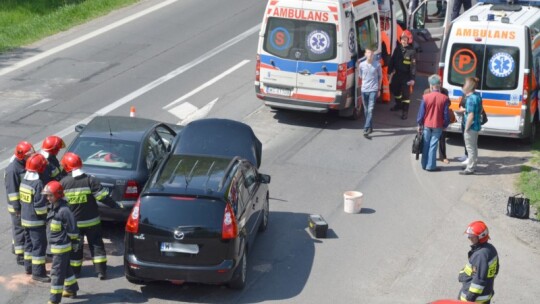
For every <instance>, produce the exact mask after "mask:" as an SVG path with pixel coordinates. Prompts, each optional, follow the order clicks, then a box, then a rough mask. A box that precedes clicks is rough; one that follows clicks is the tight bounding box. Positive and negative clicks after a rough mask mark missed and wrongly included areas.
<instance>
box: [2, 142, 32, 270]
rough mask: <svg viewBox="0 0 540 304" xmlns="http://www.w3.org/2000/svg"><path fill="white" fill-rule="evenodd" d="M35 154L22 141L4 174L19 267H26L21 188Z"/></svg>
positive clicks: (30, 145)
mask: <svg viewBox="0 0 540 304" xmlns="http://www.w3.org/2000/svg"><path fill="white" fill-rule="evenodd" d="M32 153H35V151H34V147H33V146H32V144H31V143H29V142H27V141H21V142H20V143H18V144H17V146H16V147H15V153H14V155H13V158H12V159H11V161H10V163H9V165H8V166H7V168H6V171H5V172H4V181H5V185H6V194H7V198H8V212H9V214H10V216H11V231H12V236H13V240H12V244H13V253H14V254H15V255H16V261H17V264H19V265H24V255H23V254H24V242H25V241H24V240H25V237H24V236H25V234H24V228H23V227H22V226H21V202H20V196H19V186H20V185H21V179H22V178H23V177H24V173H25V172H26V171H25V168H24V166H25V164H26V159H27V158H28V157H29V156H30V155H32Z"/></svg>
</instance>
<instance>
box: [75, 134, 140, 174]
mask: <svg viewBox="0 0 540 304" xmlns="http://www.w3.org/2000/svg"><path fill="white" fill-rule="evenodd" d="M138 147H139V143H136V142H131V141H122V140H116V139H115V140H109V139H104V138H86V137H84V138H81V137H79V138H78V139H77V140H76V141H75V143H74V144H73V146H72V147H71V148H70V152H73V153H75V154H77V155H79V157H80V158H81V159H82V162H83V164H84V166H91V167H99V168H115V169H121V170H134V169H136V163H137V162H136V161H137V156H138V151H139V148H138Z"/></svg>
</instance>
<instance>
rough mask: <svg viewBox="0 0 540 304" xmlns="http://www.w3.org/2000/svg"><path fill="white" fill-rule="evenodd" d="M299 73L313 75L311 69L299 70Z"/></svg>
mask: <svg viewBox="0 0 540 304" xmlns="http://www.w3.org/2000/svg"><path fill="white" fill-rule="evenodd" d="M298 74H301V75H308V76H309V75H311V72H310V71H309V70H303V71H300V72H298Z"/></svg>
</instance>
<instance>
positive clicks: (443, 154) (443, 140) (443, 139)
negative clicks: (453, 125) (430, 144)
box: [439, 130, 447, 159]
mask: <svg viewBox="0 0 540 304" xmlns="http://www.w3.org/2000/svg"><path fill="white" fill-rule="evenodd" d="M439 158H440V159H445V158H447V157H446V131H444V130H443V131H442V133H441V137H440V138H439Z"/></svg>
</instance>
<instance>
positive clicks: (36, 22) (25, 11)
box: [0, 0, 140, 53]
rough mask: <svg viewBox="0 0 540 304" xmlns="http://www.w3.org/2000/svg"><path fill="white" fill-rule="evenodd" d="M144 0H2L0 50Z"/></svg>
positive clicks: (18, 45)
mask: <svg viewBox="0 0 540 304" xmlns="http://www.w3.org/2000/svg"><path fill="white" fill-rule="evenodd" d="M138 1H140V0H0V53H2V52H6V51H10V50H13V49H16V48H19V47H21V46H23V45H27V44H30V43H32V42H35V41H38V40H40V39H43V38H45V37H47V36H50V35H53V34H56V33H58V32H61V31H65V30H68V29H70V28H72V27H73V26H75V25H79V24H82V23H84V22H86V21H88V20H91V19H94V18H96V17H99V16H103V15H105V14H107V13H109V12H111V11H113V10H115V9H117V8H121V7H124V6H127V5H130V4H133V3H136V2H138Z"/></svg>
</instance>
